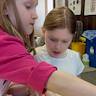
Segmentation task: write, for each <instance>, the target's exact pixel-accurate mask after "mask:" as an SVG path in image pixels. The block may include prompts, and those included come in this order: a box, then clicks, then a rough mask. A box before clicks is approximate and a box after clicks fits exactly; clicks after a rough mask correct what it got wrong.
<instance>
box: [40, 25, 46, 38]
mask: <svg viewBox="0 0 96 96" xmlns="http://www.w3.org/2000/svg"><path fill="white" fill-rule="evenodd" d="M41 30H42V35H43V36H44V35H45V32H46V29H45V28H44V27H42V28H41Z"/></svg>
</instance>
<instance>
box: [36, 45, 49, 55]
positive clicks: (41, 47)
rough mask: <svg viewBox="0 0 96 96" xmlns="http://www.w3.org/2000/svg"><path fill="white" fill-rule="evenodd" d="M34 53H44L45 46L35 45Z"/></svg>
mask: <svg viewBox="0 0 96 96" xmlns="http://www.w3.org/2000/svg"><path fill="white" fill-rule="evenodd" d="M35 50H36V54H43V53H46V52H47V51H46V46H45V45H44V46H40V47H37V48H36V49H35Z"/></svg>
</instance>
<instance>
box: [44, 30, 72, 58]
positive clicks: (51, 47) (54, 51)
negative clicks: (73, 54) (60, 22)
mask: <svg viewBox="0 0 96 96" xmlns="http://www.w3.org/2000/svg"><path fill="white" fill-rule="evenodd" d="M43 33H44V37H45V44H46V47H47V51H48V53H49V55H51V56H52V57H55V58H59V57H62V56H63V55H64V52H65V51H66V50H67V49H68V47H69V46H70V43H71V41H72V38H73V35H72V34H71V33H70V31H69V30H68V29H67V28H64V29H56V30H52V31H49V30H43Z"/></svg>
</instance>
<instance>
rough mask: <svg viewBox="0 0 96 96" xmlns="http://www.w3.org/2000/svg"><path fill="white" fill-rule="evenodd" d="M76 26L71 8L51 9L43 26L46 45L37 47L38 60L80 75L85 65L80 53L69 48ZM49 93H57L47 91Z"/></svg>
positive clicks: (52, 95) (51, 94)
mask: <svg viewBox="0 0 96 96" xmlns="http://www.w3.org/2000/svg"><path fill="white" fill-rule="evenodd" d="M75 28H76V21H75V15H74V14H73V12H72V11H71V10H70V9H68V8H66V7H61V8H55V9H53V10H52V11H50V12H49V13H48V15H47V16H46V18H45V21H44V24H43V27H42V32H43V37H44V39H45V45H44V46H42V47H38V48H36V52H37V54H36V56H35V58H36V60H37V61H38V62H41V61H46V62H48V63H49V64H52V65H54V66H56V67H57V68H58V70H60V71H66V72H68V73H70V74H73V75H75V76H78V75H79V74H80V73H81V72H82V71H83V69H84V65H83V63H82V61H81V59H80V56H79V53H78V52H75V51H72V50H70V49H68V48H69V46H70V43H71V42H72V39H73V36H74V35H75V32H76V30H75ZM61 83H63V82H61ZM47 95H48V96H54V95H56V94H53V93H51V92H47Z"/></svg>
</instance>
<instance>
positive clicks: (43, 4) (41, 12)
mask: <svg viewBox="0 0 96 96" xmlns="http://www.w3.org/2000/svg"><path fill="white" fill-rule="evenodd" d="M52 9H53V0H38V6H37V14H38V19H37V20H36V23H35V27H34V30H35V34H36V35H39V34H40V31H41V27H42V25H43V22H44V19H45V16H46V14H47V13H48V12H49V11H50V10H52Z"/></svg>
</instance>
